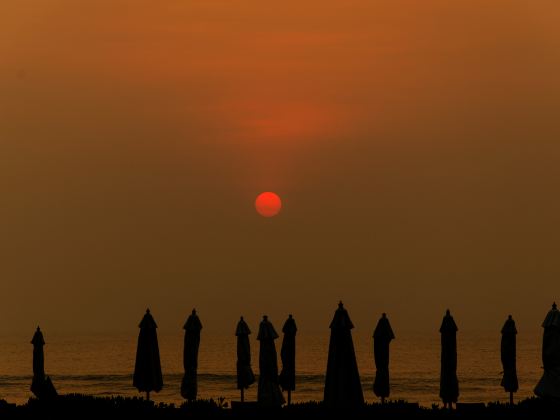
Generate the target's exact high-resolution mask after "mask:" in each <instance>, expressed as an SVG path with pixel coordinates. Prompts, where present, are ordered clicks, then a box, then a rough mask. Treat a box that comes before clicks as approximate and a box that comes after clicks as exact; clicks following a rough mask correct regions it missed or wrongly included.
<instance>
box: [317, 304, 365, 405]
mask: <svg viewBox="0 0 560 420" xmlns="http://www.w3.org/2000/svg"><path fill="white" fill-rule="evenodd" d="M352 328H354V325H353V324H352V321H351V320H350V317H349V316H348V312H347V311H346V309H344V307H343V305H342V302H340V303H339V304H338V309H337V310H336V312H335V314H334V318H333V320H332V322H331V325H330V329H331V338H330V342H329V356H328V361H327V373H326V378H325V391H324V402H325V405H326V406H327V407H328V408H334V409H342V408H347V409H354V408H359V407H360V406H362V405H363V404H364V394H363V392H362V384H361V383H360V374H359V372H358V364H357V362H356V354H355V352H354V343H353V341H352V331H351V330H352Z"/></svg>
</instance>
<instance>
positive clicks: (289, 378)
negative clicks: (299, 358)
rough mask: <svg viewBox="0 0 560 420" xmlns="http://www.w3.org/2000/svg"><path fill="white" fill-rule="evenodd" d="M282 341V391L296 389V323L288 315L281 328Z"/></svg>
mask: <svg viewBox="0 0 560 420" xmlns="http://www.w3.org/2000/svg"><path fill="white" fill-rule="evenodd" d="M282 332H283V333H284V339H283V340H282V348H281V349H280V358H281V359H282V371H281V372H280V386H281V387H282V389H283V390H284V391H294V390H295V389H296V333H297V326H296V321H295V320H294V318H293V317H292V315H291V314H290V315H289V316H288V319H287V320H286V322H285V323H284V326H283V327H282Z"/></svg>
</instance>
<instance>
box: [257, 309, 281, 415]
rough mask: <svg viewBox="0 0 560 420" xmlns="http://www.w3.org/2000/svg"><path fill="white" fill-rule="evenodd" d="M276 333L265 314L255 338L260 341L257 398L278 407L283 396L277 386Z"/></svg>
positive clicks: (268, 404)
mask: <svg viewBox="0 0 560 420" xmlns="http://www.w3.org/2000/svg"><path fill="white" fill-rule="evenodd" d="M277 338H278V334H277V333H276V331H275V330H274V327H273V326H272V323H271V322H270V321H269V320H268V317H267V316H266V315H265V316H264V317H263V320H262V321H261V324H260V326H259V334H258V336H257V340H259V341H260V351H259V390H258V393H257V399H258V401H259V403H260V404H262V405H263V406H267V407H279V406H281V405H282V404H284V396H283V395H282V391H280V387H279V386H278V360H277V357H278V356H277V354H276V346H275V345H274V340H276V339H277Z"/></svg>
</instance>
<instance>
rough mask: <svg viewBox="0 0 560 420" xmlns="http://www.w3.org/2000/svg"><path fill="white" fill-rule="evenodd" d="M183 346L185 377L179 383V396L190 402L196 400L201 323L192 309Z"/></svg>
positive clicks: (186, 324)
mask: <svg viewBox="0 0 560 420" xmlns="http://www.w3.org/2000/svg"><path fill="white" fill-rule="evenodd" d="M183 328H184V330H185V345H184V347H183V368H184V369H185V375H184V376H183V382H182V383H181V395H182V396H183V398H185V399H187V400H189V401H192V400H196V393H197V381H196V371H197V368H198V347H199V346H200V330H201V329H202V323H201V322H200V319H199V318H198V315H197V314H196V310H195V309H193V310H192V313H191V315H190V316H189V318H188V319H187V322H186V323H185V326H184V327H183Z"/></svg>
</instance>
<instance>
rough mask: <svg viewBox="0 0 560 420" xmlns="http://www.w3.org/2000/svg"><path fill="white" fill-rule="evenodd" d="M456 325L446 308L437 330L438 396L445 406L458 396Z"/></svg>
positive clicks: (449, 404)
mask: <svg viewBox="0 0 560 420" xmlns="http://www.w3.org/2000/svg"><path fill="white" fill-rule="evenodd" d="M457 331H458V328H457V325H456V324H455V321H454V320H453V317H452V316H451V313H450V312H449V309H448V310H447V312H446V314H445V316H444V317H443V321H442V323H441V328H440V329H439V332H440V334H441V376H440V384H439V396H440V397H441V400H442V401H443V405H444V406H445V407H447V406H449V408H452V404H453V403H456V402H457V399H458V398H459V381H458V380H457Z"/></svg>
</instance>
